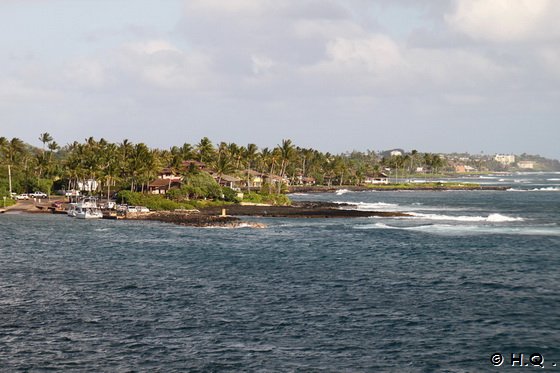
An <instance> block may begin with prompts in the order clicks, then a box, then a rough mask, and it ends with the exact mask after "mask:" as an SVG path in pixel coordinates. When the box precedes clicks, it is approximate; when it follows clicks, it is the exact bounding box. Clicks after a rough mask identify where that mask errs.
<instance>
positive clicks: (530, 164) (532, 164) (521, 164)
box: [517, 161, 535, 170]
mask: <svg viewBox="0 0 560 373" xmlns="http://www.w3.org/2000/svg"><path fill="white" fill-rule="evenodd" d="M517 167H519V168H525V169H531V170H532V169H533V168H535V162H533V161H519V162H517Z"/></svg>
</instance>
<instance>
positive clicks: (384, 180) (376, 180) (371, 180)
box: [364, 173, 389, 184]
mask: <svg viewBox="0 0 560 373" xmlns="http://www.w3.org/2000/svg"><path fill="white" fill-rule="evenodd" d="M364 184H389V177H388V176H387V175H385V174H384V173H378V174H375V175H373V176H366V178H365V179H364Z"/></svg>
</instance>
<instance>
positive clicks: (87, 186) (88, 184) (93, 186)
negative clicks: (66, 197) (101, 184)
mask: <svg viewBox="0 0 560 373" xmlns="http://www.w3.org/2000/svg"><path fill="white" fill-rule="evenodd" d="M97 186H98V183H97V180H94V179H87V180H81V181H78V190H81V191H85V192H93V191H96V190H97Z"/></svg>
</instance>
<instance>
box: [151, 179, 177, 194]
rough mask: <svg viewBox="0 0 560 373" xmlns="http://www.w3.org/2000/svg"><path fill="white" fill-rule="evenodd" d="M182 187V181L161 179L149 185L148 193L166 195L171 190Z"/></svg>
mask: <svg viewBox="0 0 560 373" xmlns="http://www.w3.org/2000/svg"><path fill="white" fill-rule="evenodd" d="M180 187H181V179H169V178H166V179H164V178H159V179H155V180H154V181H152V182H151V183H150V184H148V193H151V194H166V193H167V192H168V191H169V190H170V189H177V188H180Z"/></svg>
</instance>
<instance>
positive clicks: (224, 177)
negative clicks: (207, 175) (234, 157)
mask: <svg viewBox="0 0 560 373" xmlns="http://www.w3.org/2000/svg"><path fill="white" fill-rule="evenodd" d="M213 176H214V177H215V178H216V179H218V178H220V179H221V180H222V181H227V182H228V183H237V182H239V181H241V179H240V178H238V177H235V176H231V175H222V176H221V177H219V176H218V175H217V174H214V175H213Z"/></svg>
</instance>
